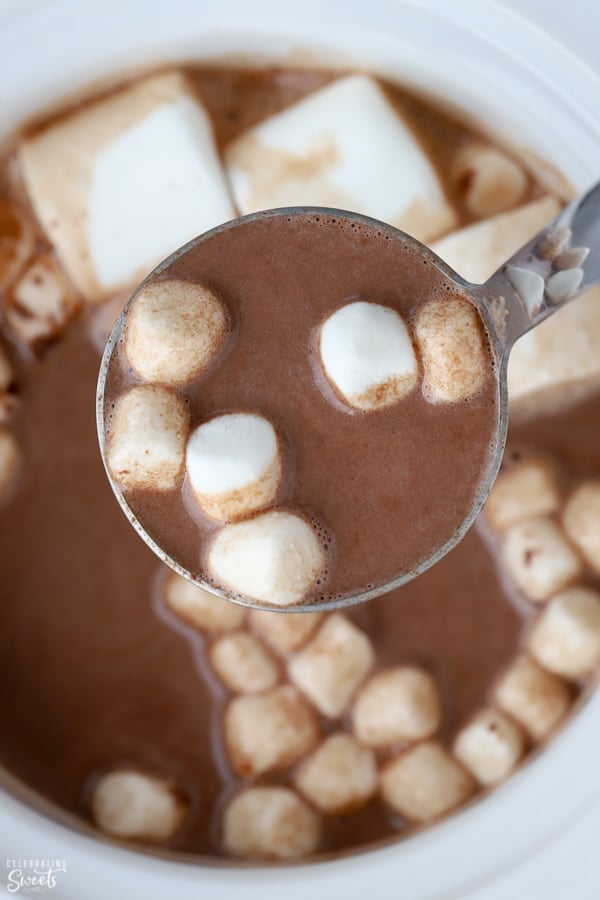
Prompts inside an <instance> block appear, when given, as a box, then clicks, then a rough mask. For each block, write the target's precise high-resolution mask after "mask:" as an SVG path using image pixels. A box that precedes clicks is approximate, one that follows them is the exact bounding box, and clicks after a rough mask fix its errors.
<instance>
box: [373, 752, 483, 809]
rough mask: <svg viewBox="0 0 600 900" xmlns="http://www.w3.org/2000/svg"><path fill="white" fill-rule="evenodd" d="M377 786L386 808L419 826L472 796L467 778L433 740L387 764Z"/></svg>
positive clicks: (469, 781) (470, 783)
mask: <svg viewBox="0 0 600 900" xmlns="http://www.w3.org/2000/svg"><path fill="white" fill-rule="evenodd" d="M379 784H380V791H381V796H382V797H383V800H384V801H385V802H386V803H387V804H388V806H391V808H392V809H393V810H394V811H395V812H397V813H400V815H401V816H404V817H405V818H406V819H410V820H411V821H413V822H419V823H424V822H431V821H432V820H433V819H437V818H439V817H440V816H443V815H444V814H445V813H448V812H450V810H452V809H454V808H455V807H457V806H460V804H461V803H464V802H465V800H467V799H468V798H469V797H470V796H471V794H472V793H473V782H472V780H471V777H470V776H469V775H468V774H467V772H465V771H464V769H462V768H461V766H459V765H458V763H457V762H455V761H454V760H453V759H452V757H451V756H450V754H449V753H448V752H447V751H446V750H445V749H444V748H443V747H442V746H441V745H440V744H438V743H436V742H435V741H426V742H425V743H423V744H417V745H416V747H411V748H410V749H409V750H406V751H405V752H404V753H402V754H401V755H400V756H397V757H396V758H395V759H393V760H391V762H389V763H387V765H386V766H384V768H383V770H382V772H381V776H380V782H379Z"/></svg>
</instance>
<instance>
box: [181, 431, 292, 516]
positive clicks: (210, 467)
mask: <svg viewBox="0 0 600 900" xmlns="http://www.w3.org/2000/svg"><path fill="white" fill-rule="evenodd" d="M186 469H187V474H188V478H189V481H190V486H191V488H192V492H193V494H194V497H195V498H196V501H197V502H198V505H199V506H200V508H201V509H202V511H203V512H204V513H205V515H207V516H208V517H209V518H211V519H215V520H217V521H228V520H229V521H231V520H232V519H240V518H243V517H244V516H247V515H249V513H251V512H256V510H258V509H263V508H264V507H265V506H268V505H269V504H271V503H273V501H274V500H275V497H276V495H277V491H278V489H279V485H280V482H281V474H282V466H281V448H280V446H279V441H278V439H277V434H276V432H275V429H274V428H273V426H272V425H271V423H270V422H269V421H268V420H267V419H265V418H264V417H263V416H259V415H257V414H256V413H227V414H225V415H222V416H216V417H215V418H214V419H209V420H208V422H204V424H203V425H200V426H199V427H198V428H196V430H195V431H194V432H192V434H191V435H190V439H189V441H188V445H187V450H186Z"/></svg>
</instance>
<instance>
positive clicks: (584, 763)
mask: <svg viewBox="0 0 600 900" xmlns="http://www.w3.org/2000/svg"><path fill="white" fill-rule="evenodd" d="M541 24H543V23H541ZM306 51H309V53H310V54H312V55H313V56H317V57H320V58H321V59H322V60H325V61H329V62H331V61H332V60H333V61H334V62H337V61H339V62H344V61H346V62H347V61H352V62H357V63H358V64H362V65H365V66H367V67H369V68H371V69H374V70H376V71H379V72H381V73H382V74H386V75H388V76H391V77H394V78H396V79H399V80H403V81H405V82H408V83H409V84H414V85H417V86H419V87H420V88H421V89H423V88H424V89H425V90H426V91H428V92H430V93H433V94H437V95H439V96H442V97H446V98H447V99H448V100H449V101H450V102H452V103H454V104H457V105H458V106H460V107H466V108H468V109H469V110H470V111H471V114H472V115H473V116H474V117H475V118H476V119H479V120H480V121H483V122H484V123H487V125H488V126H489V127H490V128H491V129H492V130H495V131H497V132H499V133H500V134H502V135H503V136H504V137H505V138H506V139H507V140H508V141H509V142H510V143H512V144H516V145H521V146H524V147H528V148H532V149H534V150H536V151H537V152H539V153H540V154H541V155H542V156H543V157H545V158H546V159H548V160H550V161H551V162H553V163H554V164H555V165H556V166H558V168H560V169H561V170H562V171H563V172H564V173H565V174H567V176H569V177H570V178H571V180H572V181H573V183H574V184H575V185H576V186H577V187H580V188H583V187H585V186H586V185H587V184H588V183H590V182H591V180H592V179H593V177H594V175H595V174H596V175H597V172H595V164H596V161H597V160H598V147H599V146H600V126H599V124H598V120H597V110H598V109H599V108H600V79H598V78H597V77H596V76H594V75H592V73H591V72H590V71H589V70H587V69H586V68H585V67H584V66H583V65H582V64H581V63H578V62H577V61H576V60H575V59H574V57H573V56H571V54H570V53H569V52H568V51H567V50H566V49H564V48H562V47H561V46H560V45H559V44H558V43H557V42H555V41H554V40H551V39H549V38H548V37H546V36H545V34H544V33H543V32H542V31H540V30H538V29H537V28H536V27H534V26H533V25H530V24H527V23H526V22H525V21H524V20H522V19H520V18H518V17H517V15H515V14H514V13H513V12H510V11H509V10H508V9H506V8H503V7H501V6H500V5H498V4H497V3H495V2H493V0H454V2H452V3H450V2H447V0H429V2H427V0H422V2H418V0H413V2H410V0H368V2H365V0H301V2H288V0H277V2H271V0H252V2H249V0H218V2H209V0H169V2H167V3H163V2H160V0H97V2H81V0H45V2H41V0H0V69H1V73H2V76H1V79H0V131H1V132H3V133H4V132H7V131H10V130H11V129H12V128H14V127H15V126H16V125H18V123H19V122H21V121H22V120H23V119H25V118H26V117H27V116H29V115H31V114H33V113H35V112H36V111H38V110H39V109H41V108H44V107H45V106H47V105H48V104H51V103H53V102H54V101H56V100H59V99H60V98H61V97H63V96H65V95H68V94H69V93H71V92H73V90H75V89H78V88H80V87H81V86H82V85H84V84H85V83H89V82H94V81H96V80H98V79H103V78H104V77H105V76H109V75H111V74H113V73H115V72H121V71H123V70H128V69H130V70H131V69H135V68H137V67H139V66H145V65H156V64H160V63H163V62H166V61H171V60H179V59H194V58H207V57H216V58H218V57H221V56H222V55H223V54H240V53H243V54H252V55H254V56H256V55H263V56H265V55H266V56H269V57H279V58H281V57H283V58H284V59H285V58H293V57H294V56H296V57H297V58H300V57H303V58H306ZM35 664H36V662H35V660H32V665H35ZM42 677H43V673H42ZM57 702H60V698H57ZM28 714H30V715H35V710H29V711H28ZM599 743H600V695H598V696H596V697H594V698H592V699H591V700H590V701H588V703H587V704H586V705H585V706H584V708H583V709H582V710H581V711H580V712H579V713H578V714H577V716H576V717H575V718H574V720H573V722H572V723H571V724H570V725H569V726H568V727H567V728H566V729H565V731H564V733H563V734H561V735H560V736H558V737H557V738H556V739H555V741H554V742H553V743H552V744H551V746H550V747H549V748H548V749H547V750H545V751H544V752H543V753H542V754H541V755H540V756H539V758H536V759H533V760H532V761H531V762H529V763H528V764H527V765H525V766H524V767H523V769H522V770H521V771H520V772H519V773H518V774H517V775H516V776H515V777H513V778H512V779H511V780H510V781H509V782H508V784H507V785H505V786H504V787H502V788H501V789H499V790H497V791H496V792H495V793H494V794H492V796H490V797H489V798H487V799H484V800H481V801H479V802H477V803H475V804H474V805H473V806H472V807H470V808H469V809H467V810H465V811H463V812H461V813H459V814H458V815H456V816H454V817H452V818H450V819H449V820H447V821H445V822H443V823H442V824H440V825H439V826H437V827H434V828H431V829H430V830H427V831H425V832H424V833H423V834H421V835H416V836H414V837H412V838H410V839H408V840H405V841H402V842H399V843H398V844H397V845H392V846H389V847H386V848H384V849H379V850H375V851H371V852H366V853H362V854H358V855H355V856H353V857H349V858H345V859H340V860H338V861H334V862H325V863H317V864H312V865H305V866H301V867H293V868H292V867H283V868H270V869H267V868H261V867H257V868H251V869H248V868H242V867H240V868H236V867H230V868H223V867H211V866H200V865H189V864H184V863H179V862H171V861H165V860H163V859H159V858H155V857H150V856H147V855H143V854H139V853H134V852H131V851H128V850H124V849H121V848H119V847H115V846H113V845H111V844H108V843H106V842H102V841H98V840H96V839H94V838H92V837H88V836H86V835H84V834H81V833H78V832H75V831H71V830H70V829H68V828H66V827H63V826H62V825H59V824H57V823H56V822H54V821H51V820H50V819H48V818H46V817H44V816H43V815H41V814H40V813H38V812H35V811H33V810H32V809H30V808H28V807H27V806H26V805H25V804H23V803H22V802H20V801H18V800H16V799H15V798H14V797H12V796H11V795H9V794H0V847H1V848H2V851H3V852H2V856H3V857H6V858H19V857H20V858H31V857H34V858H36V857H37V858H49V857H50V858H56V859H65V860H66V862H67V872H66V873H64V874H60V875H59V878H58V883H57V886H56V887H55V888H53V891H52V894H53V896H54V897H55V898H63V900H82V898H83V900H106V898H108V897H117V898H120V897H127V898H137V897H140V898H141V897H143V898H145V900H154V898H156V900H158V898H160V900H164V898H166V897H168V898H173V900H187V898H192V897H193V898H195V900H196V898H210V900H221V898H223V900H231V898H233V897H237V896H242V895H243V896H244V897H248V896H250V897H259V896H260V898H261V900H274V898H278V900H279V898H280V897H282V896H285V897H286V900H295V898H298V900H299V898H305V897H306V896H312V897H315V898H322V897H325V896H327V894H328V893H329V891H335V893H336V895H337V896H338V897H344V900H351V898H358V897H361V898H362V897H364V896H368V892H369V891H372V892H374V893H375V894H376V895H377V897H378V898H379V900H385V898H388V897H389V898H394V900H396V898H398V897H400V896H402V897H403V898H404V900H426V898H427V900H441V898H445V900H447V898H453V897H456V898H464V897H465V896H466V895H467V894H468V893H469V892H470V891H472V890H474V889H475V888H476V887H478V886H479V887H481V886H483V885H485V884H488V883H490V882H491V881H492V880H493V879H494V878H495V877H496V876H497V875H498V874H499V873H501V872H505V871H506V870H507V869H510V868H511V867H514V866H516V865H518V864H519V862H520V861H522V860H523V859H526V858H528V857H530V856H531V855H532V854H534V853H535V852H536V850H537V849H538V848H539V847H541V846H543V845H548V844H549V843H550V842H551V841H552V840H553V839H554V838H555V837H556V836H557V835H560V834H563V833H564V832H565V831H566V830H567V829H569V828H576V827H577V824H576V823H577V822H578V821H582V820H583V818H584V817H585V812H586V810H587V809H590V808H591V807H592V806H593V805H594V804H597V803H598V801H599V800H600V768H599V767H598V765H597V760H596V755H597V754H596V747H597V746H598V745H599ZM0 865H2V866H3V865H4V860H2V859H0ZM0 884H3V885H5V884H6V878H2V877H0Z"/></svg>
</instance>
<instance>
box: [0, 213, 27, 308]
mask: <svg viewBox="0 0 600 900" xmlns="http://www.w3.org/2000/svg"><path fill="white" fill-rule="evenodd" d="M34 244H35V236H34V233H33V228H32V226H31V223H30V222H29V221H28V219H27V218H26V217H25V214H24V212H23V210H22V209H20V208H19V207H18V206H17V204H16V203H14V202H13V201H12V200H9V199H8V198H7V197H2V198H0V290H6V288H7V287H9V285H10V284H12V282H13V281H14V280H15V278H16V277H17V275H18V274H19V272H20V271H21V269H22V268H23V267H24V265H25V263H26V262H27V260H28V259H29V257H30V256H31V254H32V253H33V249H34Z"/></svg>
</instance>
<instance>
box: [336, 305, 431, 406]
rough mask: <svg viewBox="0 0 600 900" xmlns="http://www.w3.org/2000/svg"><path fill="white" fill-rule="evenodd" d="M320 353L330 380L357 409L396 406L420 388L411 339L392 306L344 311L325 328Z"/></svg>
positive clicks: (366, 306)
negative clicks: (416, 387)
mask: <svg viewBox="0 0 600 900" xmlns="http://www.w3.org/2000/svg"><path fill="white" fill-rule="evenodd" d="M319 353H320V356H321V365H322V366H323V370H324V372H325V375H326V377H327V380H328V381H329V382H330V383H331V385H332V386H333V387H334V388H335V390H336V391H337V392H338V393H339V394H340V395H341V396H342V398H343V399H344V400H346V402H347V403H349V404H350V406H353V407H355V408H356V409H361V410H364V411H368V410H373V409H383V408H385V407H386V406H391V405H392V404H394V403H397V402H398V401H399V400H401V399H402V398H403V397H405V396H406V395H407V394H409V393H410V392H411V391H412V390H413V389H414V388H415V386H416V384H417V379H418V374H419V373H418V366H417V359H416V357H415V351H414V350H413V346H412V342H411V339H410V335H409V333H408V330H407V328H406V325H405V324H404V322H403V321H402V319H401V317H400V316H399V315H398V313H397V312H396V311H395V310H393V309H390V308H389V307H387V306H380V305H379V304H377V303H366V302H364V301H357V302H356V303H348V304H347V305H346V306H342V307H341V309H338V310H337V311H336V312H334V313H333V314H332V315H331V316H329V318H328V319H326V321H325V322H324V323H323V325H322V327H321V332H320V335H319Z"/></svg>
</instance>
